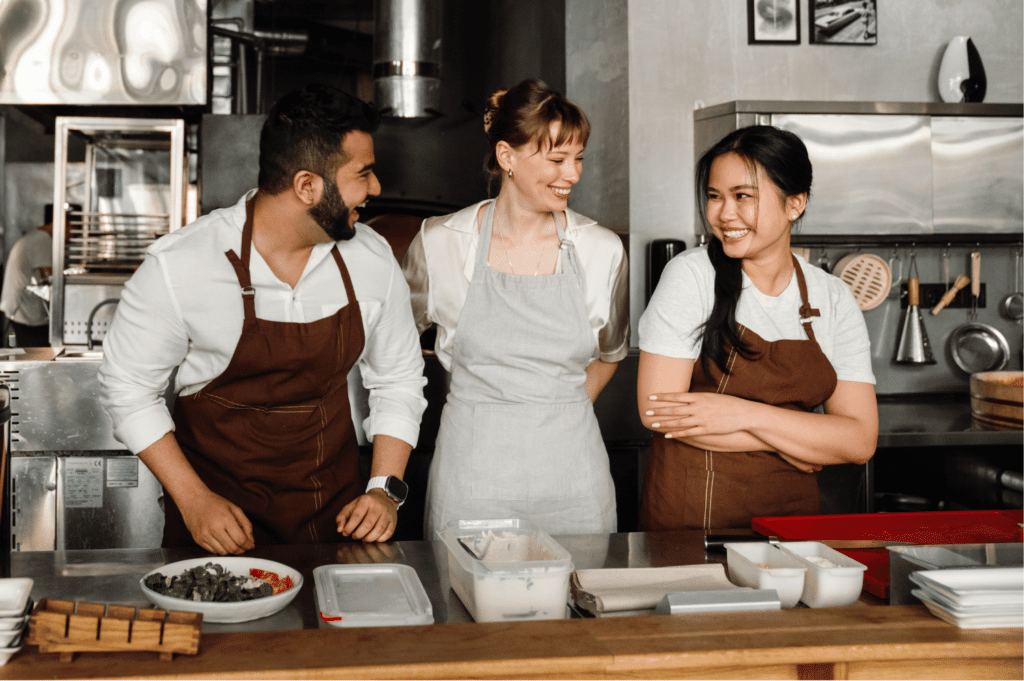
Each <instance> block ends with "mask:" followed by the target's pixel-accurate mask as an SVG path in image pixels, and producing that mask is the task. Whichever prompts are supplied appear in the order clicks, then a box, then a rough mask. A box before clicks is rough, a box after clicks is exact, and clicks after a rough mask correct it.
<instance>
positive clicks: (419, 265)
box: [402, 228, 433, 333]
mask: <svg viewBox="0 0 1024 681" xmlns="http://www.w3.org/2000/svg"><path fill="white" fill-rule="evenodd" d="M402 273H403V274H404V275H405V281H406V283H407V284H408V286H409V301H410V303H411V305H412V316H413V321H414V322H415V323H416V330H417V331H418V332H419V333H423V332H424V331H426V330H427V329H428V328H429V327H430V325H431V324H433V322H432V321H430V310H429V306H430V272H429V271H428V269H427V254H426V251H425V250H424V247H423V229H422V228H421V229H420V231H419V232H417V233H416V237H415V238H414V239H413V240H412V244H410V245H409V250H407V251H406V252H405V258H404V259H403V260H402Z"/></svg>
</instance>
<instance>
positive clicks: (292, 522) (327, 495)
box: [163, 201, 365, 547]
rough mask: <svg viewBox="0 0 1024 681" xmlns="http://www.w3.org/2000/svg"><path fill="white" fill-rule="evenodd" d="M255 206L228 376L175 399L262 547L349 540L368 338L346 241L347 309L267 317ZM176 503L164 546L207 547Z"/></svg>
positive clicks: (188, 435) (237, 261)
mask: <svg viewBox="0 0 1024 681" xmlns="http://www.w3.org/2000/svg"><path fill="white" fill-rule="evenodd" d="M252 211H253V202H252V201H250V202H249V204H248V205H247V206H246V220H245V227H244V228H243V230H242V257H241V258H239V257H238V256H237V255H236V254H235V252H234V251H228V252H227V253H226V254H225V255H227V257H228V260H230V261H231V264H232V265H233V266H234V268H235V273H236V274H237V275H238V283H239V284H240V286H241V296H242V304H243V307H244V309H245V321H244V323H243V326H242V335H241V337H240V338H239V340H238V345H237V346H236V347H235V353H234V355H233V356H232V358H231V362H230V364H228V367H227V368H226V369H225V370H224V373H222V374H221V375H220V376H218V377H217V378H215V379H214V380H213V381H211V382H210V383H209V384H208V385H206V387H204V388H203V389H202V390H200V391H199V392H197V393H194V394H192V395H188V396H186V397H181V398H178V400H177V401H176V402H175V406H174V424H175V437H176V438H177V440H178V444H180V445H181V448H182V450H183V451H184V453H185V457H186V458H187V459H188V461H189V463H190V464H192V467H193V468H195V470H196V473H198V475H199V477H200V478H201V479H202V480H203V482H205V483H206V485H207V486H209V488H210V489H211V490H213V491H214V492H216V493H217V494H220V495H221V496H223V497H225V498H227V499H228V500H229V501H232V502H234V503H235V504H237V505H238V506H240V507H241V508H242V510H243V511H245V514H246V516H247V517H248V518H249V520H250V521H251V522H252V524H253V535H254V539H255V540H256V544H257V545H259V544H311V543H326V542H338V541H345V538H344V537H343V536H342V535H340V534H339V533H338V531H337V522H336V520H335V518H336V517H337V515H338V513H339V511H341V509H342V507H343V506H344V505H345V504H347V503H348V502H350V501H352V500H353V499H355V498H356V497H357V496H359V494H361V493H362V484H363V483H362V481H361V480H360V476H359V450H358V444H357V442H356V436H355V428H354V426H353V424H352V416H351V412H350V411H349V399H348V372H349V369H351V368H352V365H353V364H355V362H356V360H357V359H358V358H359V355H360V353H362V351H363V344H364V340H365V338H364V335H363V321H362V317H361V316H360V313H359V303H358V302H357V301H356V295H355V291H354V290H353V288H352V280H351V279H350V278H349V273H348V268H346V267H345V262H344V261H343V260H342V258H341V254H340V253H339V252H338V247H337V246H335V247H334V248H333V249H332V250H331V255H333V256H334V261H335V263H336V264H337V265H338V269H339V270H340V271H341V278H342V280H343V281H344V283H345V294H346V295H347V296H348V305H347V306H345V307H343V308H342V309H340V310H338V312H337V313H335V314H333V315H331V316H330V317H326V318H324V319H320V320H318V321H315V322H311V323H309V324H301V323H291V322H275V321H268V320H265V319H257V318H256V302H255V296H256V290H255V289H254V288H253V287H252V280H251V277H250V274H249V255H250V251H251V247H252V221H253V218H252ZM164 500H165V503H164V510H165V513H166V520H165V524H164V539H163V545H164V546H165V547H167V546H195V542H194V541H193V539H192V535H191V533H190V532H189V531H188V528H187V527H186V526H185V523H184V521H183V520H182V517H181V513H180V512H179V510H178V508H177V506H176V505H175V504H174V502H173V500H172V499H171V498H170V496H169V495H168V496H165V497H164Z"/></svg>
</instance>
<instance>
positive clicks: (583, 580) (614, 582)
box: [569, 563, 739, 615]
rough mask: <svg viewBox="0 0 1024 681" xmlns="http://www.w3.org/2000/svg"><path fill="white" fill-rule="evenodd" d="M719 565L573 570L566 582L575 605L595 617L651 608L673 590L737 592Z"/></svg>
mask: <svg viewBox="0 0 1024 681" xmlns="http://www.w3.org/2000/svg"><path fill="white" fill-rule="evenodd" d="M738 588H739V587H737V586H735V585H734V584H732V583H731V582H729V580H728V579H727V578H726V576H725V568H724V566H722V565H721V564H720V563H709V564H706V565H680V566H677V567H662V568H606V569H600V570H577V571H576V572H573V573H572V577H571V578H570V580H569V591H570V593H571V594H572V598H573V600H574V601H575V602H576V605H578V606H579V607H581V608H583V609H584V610H588V611H590V612H592V613H593V614H595V615H603V614H606V613H614V612H619V611H624V610H631V611H632V610H645V609H652V608H654V607H655V606H656V605H657V604H658V602H659V601H660V600H661V599H662V598H664V597H665V594H667V593H672V592H675V591H722V590H725V589H738Z"/></svg>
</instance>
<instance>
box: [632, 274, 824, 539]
mask: <svg viewBox="0 0 1024 681" xmlns="http://www.w3.org/2000/svg"><path fill="white" fill-rule="evenodd" d="M793 264H794V265H795V267H796V279H797V284H798V285H799V287H800V300H801V302H802V305H801V307H800V318H801V319H800V321H801V323H802V324H803V326H804V330H805V331H806V332H807V336H808V338H809V339H810V340H780V341H774V342H768V341H766V340H764V339H762V338H761V337H760V336H758V335H757V334H755V333H754V332H752V331H751V330H750V329H747V328H745V327H744V326H743V325H740V327H739V331H740V338H742V339H743V340H744V341H746V342H747V344H748V345H749V346H750V347H751V348H752V349H753V350H754V351H755V353H756V354H755V356H754V358H753V359H749V360H748V359H744V358H743V356H742V355H740V354H739V353H737V352H736V350H735V348H731V349H730V351H729V357H728V366H729V367H730V373H729V374H728V375H725V374H723V373H722V372H721V371H720V370H719V369H718V367H717V366H715V365H714V364H712V365H711V376H708V375H707V374H706V373H705V372H704V370H703V368H702V366H701V362H700V361H699V360H698V361H696V362H694V364H693V377H692V379H691V382H690V392H718V393H721V394H725V395H733V396H735V397H740V398H743V399H745V400H751V401H756V402H762V403H765V404H771V405H774V406H776V407H782V408H784V409H797V410H803V411H811V410H813V409H814V408H815V407H816V406H817V405H819V404H821V403H822V402H824V401H825V400H827V399H828V398H829V397H830V396H831V395H832V393H833V391H835V389H836V372H835V369H834V368H833V367H832V364H831V362H829V361H828V358H827V357H825V353H823V352H822V351H821V348H820V347H818V343H817V341H816V340H815V339H814V331H813V330H812V329H811V320H810V318H811V317H818V316H820V312H819V311H818V310H816V309H814V308H812V307H811V306H810V304H809V303H808V301H807V283H806V281H805V280H804V275H803V272H802V271H801V270H800V264H799V263H798V262H796V260H795V259H794V263H793ZM818 511H819V505H818V481H817V478H816V477H815V475H814V474H813V473H802V472H800V471H799V470H797V469H796V468H795V467H793V466H792V465H791V464H789V463H787V462H786V461H784V460H783V459H782V458H780V457H779V456H778V455H777V454H774V453H771V452H764V451H758V452H711V451H707V450H702V449H698V448H696V447H692V446H690V445H688V444H686V443H684V442H680V441H678V440H673V439H667V438H664V437H659V436H657V435H656V436H655V438H654V442H653V444H652V445H651V451H650V454H649V456H648V459H647V471H646V473H645V475H644V487H643V494H642V497H641V503H640V529H641V530H669V529H673V530H674V529H726V528H748V529H749V528H750V519H751V518H753V517H757V516H780V515H783V516H785V515H813V514H816V513H818Z"/></svg>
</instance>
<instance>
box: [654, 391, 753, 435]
mask: <svg viewBox="0 0 1024 681" xmlns="http://www.w3.org/2000/svg"><path fill="white" fill-rule="evenodd" d="M648 400H649V403H648V406H649V408H648V409H647V410H646V411H645V412H644V415H645V416H646V417H647V418H649V419H650V420H651V427H652V428H655V429H658V430H659V431H660V432H662V433H665V437H668V438H673V437H696V436H700V435H728V434H730V433H736V432H740V431H742V430H746V429H747V428H748V427H749V426H750V425H751V422H752V415H753V414H754V413H755V411H756V408H757V406H758V405H759V403H757V402H751V401H749V400H744V399H742V398H739V397H733V396H732V395H719V394H718V393H690V392H678V393H657V394H654V395H651V396H650V397H649V398H648Z"/></svg>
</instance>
